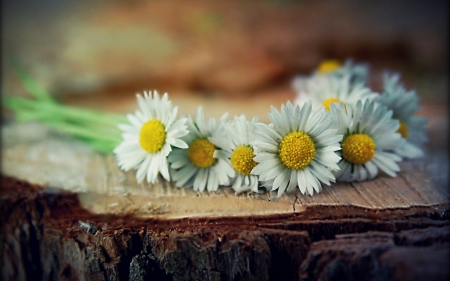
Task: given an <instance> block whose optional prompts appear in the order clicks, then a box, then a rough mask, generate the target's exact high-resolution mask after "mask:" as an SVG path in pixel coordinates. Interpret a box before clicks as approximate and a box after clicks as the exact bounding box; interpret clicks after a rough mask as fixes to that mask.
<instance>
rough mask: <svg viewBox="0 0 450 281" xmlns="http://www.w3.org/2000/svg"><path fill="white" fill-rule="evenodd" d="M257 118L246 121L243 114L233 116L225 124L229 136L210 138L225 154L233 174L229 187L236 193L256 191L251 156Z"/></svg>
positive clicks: (253, 155)
mask: <svg viewBox="0 0 450 281" xmlns="http://www.w3.org/2000/svg"><path fill="white" fill-rule="evenodd" d="M257 122H258V118H256V117H255V118H253V119H252V121H247V119H246V118H245V116H244V115H242V116H239V117H237V116H236V117H235V118H234V120H233V121H232V122H230V123H229V124H228V126H227V132H228V134H227V135H228V136H229V138H226V139H225V138H217V137H214V138H211V141H213V142H214V143H217V145H218V146H219V147H220V148H221V149H222V150H223V151H224V153H226V154H227V157H228V158H229V159H230V162H231V166H232V167H233V169H234V171H235V176H234V177H233V178H232V179H231V182H230V184H231V187H232V188H233V190H234V191H236V194H237V193H241V192H245V191H253V192H258V177H257V176H256V175H253V174H252V173H251V171H252V170H253V168H254V167H255V166H256V165H257V163H256V162H255V160H253V158H254V157H255V153H254V142H255V130H256V123H257Z"/></svg>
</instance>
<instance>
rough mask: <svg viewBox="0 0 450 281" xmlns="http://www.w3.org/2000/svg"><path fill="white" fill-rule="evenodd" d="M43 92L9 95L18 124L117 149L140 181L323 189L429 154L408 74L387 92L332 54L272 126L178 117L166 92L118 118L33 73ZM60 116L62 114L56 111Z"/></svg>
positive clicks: (32, 86) (143, 99)
mask: <svg viewBox="0 0 450 281" xmlns="http://www.w3.org/2000/svg"><path fill="white" fill-rule="evenodd" d="M18 74H19V76H20V78H21V80H22V82H23V84H24V86H25V87H26V88H27V89H28V90H29V91H30V92H31V93H32V94H33V95H34V97H35V98H36V99H34V100H30V99H25V98H19V97H7V98H5V105H6V106H7V107H9V108H11V109H13V110H14V111H15V112H16V119H17V120H18V121H39V122H43V123H46V124H47V125H49V126H51V127H53V128H55V129H58V130H61V131H65V132H68V133H70V134H72V135H73V136H74V137H77V138H78V139H80V140H82V141H84V142H85V143H86V144H88V145H90V146H91V147H92V148H94V149H96V150H97V151H99V152H102V153H114V154H115V156H116V158H117V163H118V165H119V167H120V168H121V169H122V170H124V171H129V170H136V179H137V182H138V183H141V182H142V181H144V180H146V181H147V182H149V183H155V182H157V181H159V180H160V179H161V178H162V179H164V180H166V181H174V182H175V185H176V186H177V187H185V188H193V189H194V190H196V191H200V192H203V191H205V190H207V191H209V192H211V191H216V190H217V189H218V188H219V187H221V186H231V187H232V189H233V190H234V191H235V192H236V193H240V192H263V191H264V189H265V190H266V191H277V195H278V197H279V196H281V195H282V194H283V193H284V192H292V191H294V190H296V189H297V188H298V189H299V190H300V192H301V193H302V194H306V193H307V194H309V195H313V194H314V192H317V193H318V192H320V191H321V190H322V185H323V184H325V185H331V183H332V182H336V181H343V182H352V181H365V180H371V179H373V178H375V177H376V176H377V175H378V173H379V171H380V170H381V171H383V172H384V173H385V174H387V175H389V176H392V177H395V176H396V173H397V172H399V171H400V167H399V165H398V162H400V161H401V160H402V159H412V158H418V157H423V155H424V153H423V151H422V148H421V146H422V144H423V143H424V142H425V141H426V140H427V138H426V132H425V124H426V118H425V117H421V116H415V114H416V113H417V111H418V110H419V109H420V107H419V98H418V96H417V94H416V92H415V91H407V90H406V89H405V87H404V86H403V85H402V84H401V82H400V75H399V74H398V73H387V72H386V73H385V74H384V77H383V86H382V92H381V93H375V92H373V91H372V90H371V89H370V88H369V86H368V79H369V75H368V66H367V65H362V64H360V65H358V64H353V63H352V61H350V60H347V61H346V62H345V63H344V64H340V63H339V62H337V61H334V60H333V61H325V62H323V63H322V64H321V65H320V66H319V67H318V69H317V70H316V71H314V72H313V73H312V74H311V75H309V76H299V77H296V78H294V80H293V87H294V89H295V90H296V92H297V98H296V99H295V101H294V103H293V104H292V103H291V102H287V103H286V104H284V105H282V107H281V110H280V111H278V109H276V108H275V107H273V106H272V107H271V112H270V113H269V118H270V120H271V123H270V124H264V123H261V122H258V120H257V118H256V117H255V118H253V119H252V120H247V119H246V117H245V116H244V115H241V116H235V117H234V118H233V119H232V120H228V118H227V117H228V114H224V115H223V116H222V117H221V118H219V119H218V120H216V119H215V118H212V117H210V118H208V119H205V117H204V114H203V110H202V107H199V108H198V111H197V114H196V116H195V118H193V117H191V116H187V117H177V107H172V104H171V101H170V100H169V97H168V95H167V93H166V94H164V95H162V97H161V96H160V95H159V94H158V93H157V92H156V91H153V92H144V94H143V95H140V94H137V101H138V106H139V110H136V112H135V113H134V114H128V115H127V116H126V117H127V118H124V117H123V116H117V115H113V114H107V113H103V112H97V111H93V110H86V109H81V108H74V107H69V106H64V105H61V104H58V103H57V102H56V101H54V100H53V99H52V98H51V97H50V95H48V94H47V93H46V92H45V91H43V90H42V89H40V88H39V87H38V85H37V84H36V83H35V81H34V80H33V79H31V78H30V77H29V76H28V75H27V74H26V73H25V72H24V71H23V70H21V69H19V71H18ZM55 116H57V118H55Z"/></svg>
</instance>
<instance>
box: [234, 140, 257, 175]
mask: <svg viewBox="0 0 450 281" xmlns="http://www.w3.org/2000/svg"><path fill="white" fill-rule="evenodd" d="M253 157H255V154H254V153H253V148H251V147H250V146H246V145H240V146H238V147H236V149H235V150H234V151H233V153H231V166H233V168H234V170H236V172H238V173H239V174H242V175H246V176H248V175H250V172H251V171H252V170H253V168H254V167H255V166H256V165H257V164H258V163H256V162H255V161H254V160H253Z"/></svg>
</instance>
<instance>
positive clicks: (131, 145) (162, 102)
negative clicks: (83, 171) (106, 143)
mask: <svg viewBox="0 0 450 281" xmlns="http://www.w3.org/2000/svg"><path fill="white" fill-rule="evenodd" d="M136 96H137V100H138V104H139V107H140V110H137V111H136V113H135V114H134V115H133V114H128V115H127V117H128V120H129V121H130V124H120V125H119V129H121V130H122V131H123V134H122V138H123V141H122V143H120V144H119V145H118V146H117V147H116V148H115V149H114V154H115V155H116V157H117V160H118V164H119V166H120V168H121V169H122V170H124V171H128V170H130V169H137V172H136V178H137V180H138V182H139V183H141V182H142V181H143V180H144V178H147V182H150V183H155V181H157V176H158V174H159V173H161V175H162V176H163V177H164V178H165V179H166V180H170V176H169V169H168V163H167V155H168V154H169V152H170V151H171V150H172V146H173V147H178V148H187V144H186V143H185V142H184V141H183V140H181V139H180V138H181V137H183V136H185V135H186V134H187V133H188V131H187V130H186V128H187V126H186V125H185V123H186V118H180V119H178V120H176V116H177V110H178V109H177V107H174V108H173V109H172V105H171V101H169V97H168V96H167V93H166V94H164V95H163V97H162V98H160V97H159V95H158V93H157V92H156V91H153V96H152V94H151V92H150V93H147V92H144V97H142V96H141V95H140V94H137V95H136Z"/></svg>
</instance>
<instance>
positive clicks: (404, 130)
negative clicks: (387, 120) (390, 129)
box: [397, 121, 408, 139]
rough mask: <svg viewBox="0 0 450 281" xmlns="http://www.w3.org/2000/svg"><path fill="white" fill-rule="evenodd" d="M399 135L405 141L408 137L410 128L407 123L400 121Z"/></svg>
mask: <svg viewBox="0 0 450 281" xmlns="http://www.w3.org/2000/svg"><path fill="white" fill-rule="evenodd" d="M397 133H399V134H400V135H402V137H403V138H404V139H406V138H407V137H408V126H407V125H406V123H405V122H403V121H400V128H398V130H397Z"/></svg>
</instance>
